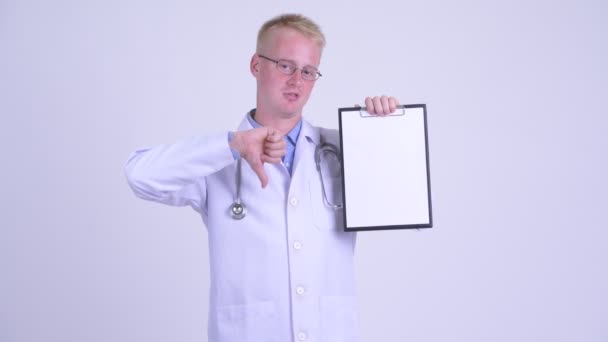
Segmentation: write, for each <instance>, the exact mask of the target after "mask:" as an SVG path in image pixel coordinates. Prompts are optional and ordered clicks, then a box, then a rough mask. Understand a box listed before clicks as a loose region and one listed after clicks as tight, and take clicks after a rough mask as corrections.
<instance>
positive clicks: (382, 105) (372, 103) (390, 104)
mask: <svg viewBox="0 0 608 342" xmlns="http://www.w3.org/2000/svg"><path fill="white" fill-rule="evenodd" d="M398 105H399V101H397V99H396V98H394V97H392V96H386V95H383V96H374V97H366V98H365V107H366V109H367V112H368V113H370V114H375V115H379V116H385V115H389V114H391V113H394V112H395V110H396V109H397V106H398Z"/></svg>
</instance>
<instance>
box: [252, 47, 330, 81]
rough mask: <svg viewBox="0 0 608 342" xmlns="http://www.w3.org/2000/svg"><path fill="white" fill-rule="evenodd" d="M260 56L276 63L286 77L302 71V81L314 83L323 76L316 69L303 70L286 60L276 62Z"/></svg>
mask: <svg viewBox="0 0 608 342" xmlns="http://www.w3.org/2000/svg"><path fill="white" fill-rule="evenodd" d="M258 56H260V57H262V58H264V59H265V60H268V61H271V62H273V63H275V64H276V65H277V69H278V70H279V71H280V72H282V73H284V74H285V75H293V73H294V72H296V70H298V69H300V72H301V73H302V79H305V80H307V81H314V80H317V79H318V78H319V76H323V75H321V73H320V72H319V70H317V68H315V67H311V66H305V67H303V68H298V67H297V66H296V64H295V63H294V62H292V61H287V60H284V59H279V60H278V61H276V60H274V59H272V58H268V57H266V56H263V55H259V54H258Z"/></svg>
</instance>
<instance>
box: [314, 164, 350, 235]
mask: <svg viewBox="0 0 608 342" xmlns="http://www.w3.org/2000/svg"><path fill="white" fill-rule="evenodd" d="M324 176H325V174H324ZM323 182H324V185H325V196H324V195H323V185H322V184H321V180H320V178H318V174H317V177H316V178H313V179H311V180H310V181H309V182H308V186H309V189H310V206H311V214H312V215H311V216H312V220H313V223H314V225H315V226H316V227H317V228H319V229H322V230H335V229H343V228H344V223H343V222H344V216H343V215H344V212H343V210H344V209H341V208H340V209H334V208H332V207H331V205H336V204H342V179H341V178H340V177H326V178H324V179H323ZM325 197H327V198H325ZM327 202H329V204H328V203H327Z"/></svg>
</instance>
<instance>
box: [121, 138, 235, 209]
mask: <svg viewBox="0 0 608 342" xmlns="http://www.w3.org/2000/svg"><path fill="white" fill-rule="evenodd" d="M234 162H235V160H234V157H233V156H232V153H231V152H230V147H229V146H228V139H227V133H226V132H223V133H221V134H216V135H210V136H206V137H192V138H188V139H184V140H181V141H179V142H176V143H174V144H169V145H159V146H155V147H151V148H144V149H139V150H137V151H135V152H134V153H133V154H131V156H130V157H129V159H128V161H127V164H126V166H125V173H126V176H127V181H128V183H129V186H130V187H131V189H133V192H134V193H135V195H136V196H137V197H140V198H143V199H146V200H150V201H155V202H160V203H164V204H169V205H174V206H186V205H190V206H191V207H192V208H194V209H195V210H196V211H199V212H200V211H201V210H204V209H205V207H206V198H207V191H206V184H205V177H206V176H208V175H211V174H213V173H215V172H218V171H220V170H221V169H223V168H225V167H226V166H228V165H230V164H232V163H234Z"/></svg>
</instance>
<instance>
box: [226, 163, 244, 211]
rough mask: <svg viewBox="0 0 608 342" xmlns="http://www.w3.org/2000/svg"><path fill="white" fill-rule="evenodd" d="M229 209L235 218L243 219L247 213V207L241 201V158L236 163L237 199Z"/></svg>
mask: <svg viewBox="0 0 608 342" xmlns="http://www.w3.org/2000/svg"><path fill="white" fill-rule="evenodd" d="M229 210H230V216H232V218H233V219H235V220H241V219H242V218H243V217H245V215H247V207H246V206H245V205H244V204H243V203H241V159H239V161H238V162H237V164H236V199H235V200H234V202H233V203H232V204H231V205H230V208H229Z"/></svg>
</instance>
